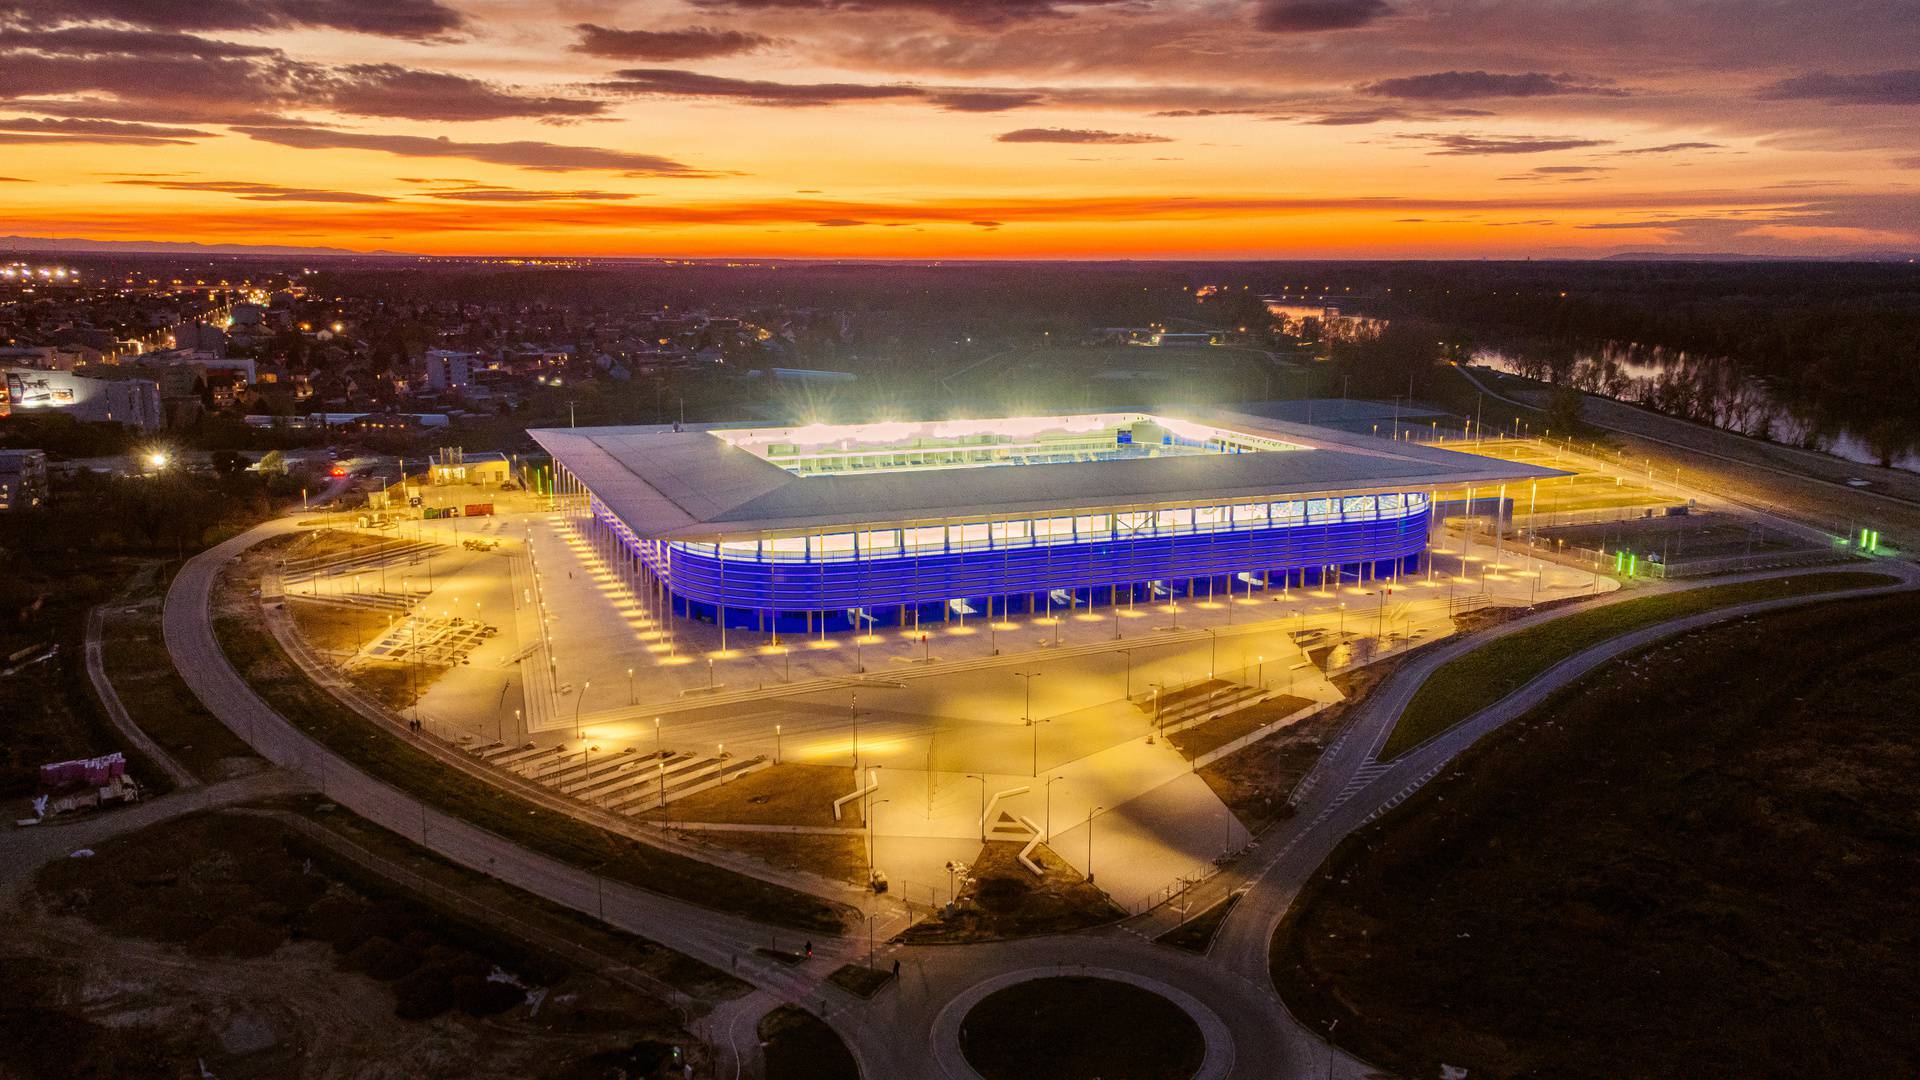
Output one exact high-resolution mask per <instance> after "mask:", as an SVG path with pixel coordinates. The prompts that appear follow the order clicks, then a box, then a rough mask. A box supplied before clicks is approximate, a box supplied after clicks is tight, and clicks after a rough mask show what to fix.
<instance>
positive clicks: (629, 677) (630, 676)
mask: <svg viewBox="0 0 1920 1080" xmlns="http://www.w3.org/2000/svg"><path fill="white" fill-rule="evenodd" d="M627 704H629V705H631V704H633V669H632V668H628V669H627Z"/></svg>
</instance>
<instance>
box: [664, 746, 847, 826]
mask: <svg viewBox="0 0 1920 1080" xmlns="http://www.w3.org/2000/svg"><path fill="white" fill-rule="evenodd" d="M857 786H858V785H857V784H855V783H854V779H853V769H852V767H851V766H841V765H798V764H794V763H792V762H782V763H781V764H779V765H769V766H767V767H766V768H764V769H758V770H755V771H754V772H750V773H748V774H746V775H745V776H742V777H739V778H738V779H735V780H732V781H729V782H727V783H725V784H721V785H720V786H719V787H712V788H708V789H707V790H705V791H699V792H695V793H694V794H692V795H689V796H687V797H686V798H684V799H676V800H674V801H673V802H671V803H669V804H667V805H666V806H664V807H659V808H657V809H654V810H649V811H647V812H646V813H645V814H644V815H642V816H643V817H645V818H647V819H648V820H650V821H663V820H672V821H703V822H712V823H718V824H729V825H820V826H826V827H830V828H836V827H837V828H843V829H844V828H859V827H860V815H859V808H858V804H855V805H853V806H850V807H849V808H848V809H849V810H851V811H852V814H851V816H849V817H848V818H847V820H845V821H836V820H834V817H833V800H835V799H837V798H839V797H840V796H842V795H845V794H846V793H848V792H850V791H852V790H854V788H855V787H857Z"/></svg>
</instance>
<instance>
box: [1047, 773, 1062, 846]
mask: <svg viewBox="0 0 1920 1080" xmlns="http://www.w3.org/2000/svg"><path fill="white" fill-rule="evenodd" d="M1065 779H1066V777H1064V776H1049V777H1047V843H1049V844H1051V843H1053V785H1055V784H1057V783H1059V782H1060V781H1062V780H1065Z"/></svg>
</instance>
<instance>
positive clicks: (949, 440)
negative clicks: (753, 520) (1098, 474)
mask: <svg viewBox="0 0 1920 1080" xmlns="http://www.w3.org/2000/svg"><path fill="white" fill-rule="evenodd" d="M713 434H714V436H715V437H716V438H719V439H722V440H724V441H726V442H727V443H729V444H731V445H733V446H736V447H738V448H740V449H742V450H745V451H747V452H748V453H751V454H754V455H756V456H758V457H761V458H764V459H765V460H767V461H770V462H772V463H773V464H775V465H778V466H780V467H781V468H782V469H785V470H787V471H788V472H790V473H792V474H794V475H795V476H824V475H848V474H853V475H859V474H875V473H886V472H905V471H910V470H925V469H966V468H983V467H988V466H996V465H1058V464H1067V463H1074V462H1094V461H1118V460H1126V459H1131V458H1158V457H1187V456H1195V455H1202V454H1242V453H1251V452H1259V451H1279V450H1307V449H1311V448H1310V447H1307V446H1303V445H1300V444H1298V443H1290V442H1283V441H1281V440H1278V439H1271V438H1264V437H1261V436H1257V435H1250V434H1247V433H1245V432H1239V431H1231V430H1227V429H1224V428H1218V427H1213V426H1210V425H1206V424H1197V423H1193V422H1191V421H1186V420H1178V419H1170V418H1166V417H1160V416H1151V415H1147V414H1141V413H1089V414H1083V415H1075V416H1026V417H999V418H995V419H991V420H941V421H925V422H884V423H874V424H811V425H807V426H805V427H797V428H751V429H746V430H731V431H715V432H714V433H713Z"/></svg>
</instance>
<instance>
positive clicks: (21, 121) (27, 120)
mask: <svg viewBox="0 0 1920 1080" xmlns="http://www.w3.org/2000/svg"><path fill="white" fill-rule="evenodd" d="M0 131H17V132H23V133H26V134H40V135H100V136H107V137H111V138H115V139H121V138H143V139H167V140H178V139H205V138H209V137H211V136H212V135H213V132H211V131H200V130H198V129H195V128H183V127H161V126H159V125H157V124H127V123H120V122H118V121H114V120H73V119H67V120H47V119H41V118H37V117H28V116H8V117H0Z"/></svg>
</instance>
